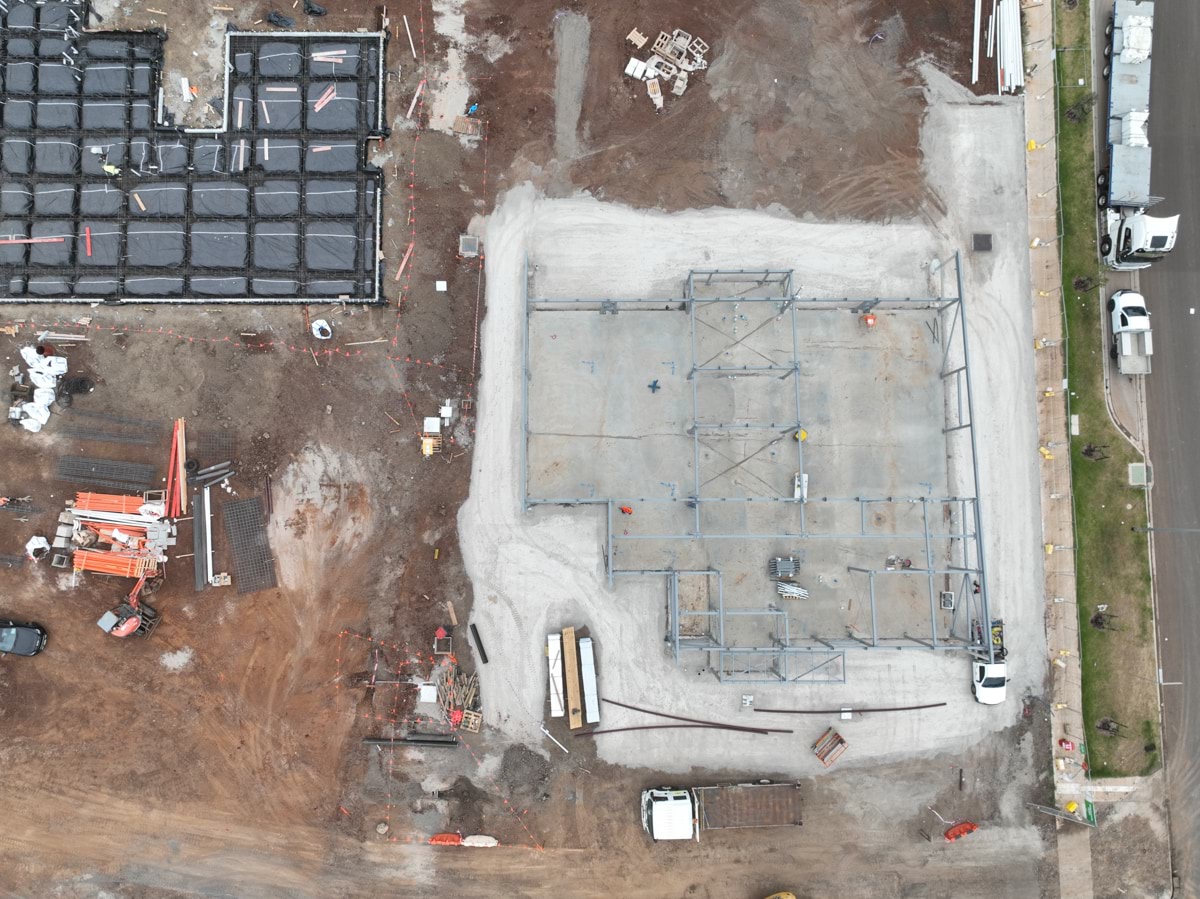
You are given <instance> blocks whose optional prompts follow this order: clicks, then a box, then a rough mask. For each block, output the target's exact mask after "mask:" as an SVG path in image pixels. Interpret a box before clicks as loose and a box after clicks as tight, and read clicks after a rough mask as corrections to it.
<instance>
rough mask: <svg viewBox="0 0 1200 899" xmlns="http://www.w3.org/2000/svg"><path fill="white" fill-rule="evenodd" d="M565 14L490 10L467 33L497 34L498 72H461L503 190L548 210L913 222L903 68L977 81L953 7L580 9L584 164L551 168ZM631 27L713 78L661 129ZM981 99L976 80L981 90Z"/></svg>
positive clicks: (532, 6) (673, 101) (910, 117)
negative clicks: (711, 209)
mask: <svg viewBox="0 0 1200 899" xmlns="http://www.w3.org/2000/svg"><path fill="white" fill-rule="evenodd" d="M489 4H490V5H489ZM561 6H562V4H560V3H555V2H552V0H533V2H528V3H522V4H519V5H518V6H517V7H516V8H514V7H512V6H511V5H509V4H500V3H496V2H495V0H484V2H481V3H480V4H478V6H473V7H472V12H473V13H474V15H470V16H468V27H469V28H470V29H471V31H472V33H473V34H474V35H476V36H477V37H478V38H479V39H480V40H483V39H485V37H486V36H487V35H489V34H497V35H499V36H501V37H502V38H504V39H505V40H507V41H508V43H509V44H511V45H512V47H513V50H512V52H511V53H509V54H507V55H505V56H503V57H501V58H500V59H499V60H498V61H497V62H496V63H495V64H494V65H488V64H487V63H486V62H484V60H483V59H482V58H481V57H480V58H476V60H475V64H474V66H473V70H472V76H473V79H474V80H475V81H477V82H478V83H479V84H481V85H484V86H483V87H482V88H481V89H480V100H481V106H482V109H483V110H485V111H486V114H487V117H488V119H489V123H490V131H489V134H490V144H491V152H492V155H493V159H495V160H497V161H499V160H508V159H511V160H513V164H512V166H511V167H510V168H509V170H508V173H507V175H506V174H501V175H500V178H499V181H498V186H499V187H501V188H502V187H505V186H507V185H508V184H510V183H513V182H515V181H520V180H525V179H531V180H534V181H535V183H539V184H540V185H541V186H543V187H545V188H546V189H547V190H548V192H550V193H552V194H553V193H556V192H559V193H568V192H571V191H574V190H577V189H579V188H583V189H585V190H588V191H590V192H592V193H593V194H595V195H597V196H599V197H602V198H606V199H611V200H616V201H619V202H624V203H629V204H631V205H635V206H658V207H662V208H664V209H668V210H678V209H685V208H689V207H696V206H707V205H717V206H732V207H742V208H756V207H765V206H768V205H770V204H779V205H781V206H783V207H785V208H787V209H789V210H791V211H792V212H794V213H796V214H804V213H814V214H817V215H820V216H821V217H824V218H830V217H835V218H888V217H891V216H896V215H911V214H914V213H916V212H918V211H919V210H920V208H921V206H922V204H923V203H924V201H925V197H924V184H923V180H922V178H921V175H920V171H919V167H920V155H919V151H918V146H917V144H918V128H919V125H920V120H921V117H922V115H923V111H924V100H923V97H922V92H921V88H920V85H919V80H918V78H917V76H916V74H915V72H914V70H913V69H912V67H911V64H912V63H914V62H916V61H918V60H921V59H926V60H929V61H931V62H933V63H934V64H935V65H938V66H939V67H941V68H942V69H943V70H945V71H947V72H949V73H950V74H951V75H952V76H953V77H956V78H958V79H959V80H960V81H969V80H970V41H971V27H972V19H973V15H974V13H973V9H972V10H968V11H967V13H966V19H965V20H964V18H963V15H964V14H963V12H962V8H963V7H964V4H962V3H961V2H959V0H908V2H904V3H899V4H897V3H894V2H888V3H882V2H878V3H865V2H858V3H827V4H795V3H788V2H782V0H771V2H765V3H764V2H755V3H751V2H748V0H736V2H732V3H727V4H722V5H721V6H720V7H719V8H718V7H713V6H709V7H708V8H701V7H698V6H696V5H695V4H692V3H688V2H683V0H670V2H664V3H656V4H648V3H636V2H626V3H613V4H582V3H578V2H577V3H574V4H568V5H567V8H569V9H573V10H579V11H586V13H587V15H588V18H589V20H590V22H591V43H590V55H589V59H588V77H587V87H586V91H585V94H584V100H583V109H582V114H581V116H580V122H579V134H580V142H581V154H580V156H579V157H578V158H576V159H573V160H555V159H554V158H553V152H554V141H553V136H554V114H555V109H554V64H553V60H554V54H553V49H554V48H553V24H552V23H553V15H554V12H555V10H557V9H559V8H560V7H561ZM964 21H965V24H964ZM634 26H636V27H638V28H639V29H640V30H641V31H642V32H643V33H645V34H648V35H650V36H651V37H653V36H654V35H655V34H657V32H658V31H659V30H660V29H665V30H668V31H669V30H670V29H671V28H672V27H679V28H683V29H684V30H687V31H689V32H691V33H692V34H696V35H699V36H704V37H705V38H706V39H707V40H708V41H709V43H710V44H711V45H712V49H711V50H710V51H709V56H708V58H709V60H710V63H711V67H710V68H709V70H708V71H706V72H703V73H700V74H699V75H696V76H693V78H692V80H691V82H690V84H689V88H688V90H687V92H686V93H685V94H684V95H683V97H681V98H675V97H669V98H668V101H669V102H668V103H667V104H666V108H665V109H664V111H663V112H662V113H661V114H657V115H656V113H655V110H654V107H653V106H652V105H651V103H650V101H649V99H648V98H647V97H646V96H645V90H644V88H643V87H642V85H641V84H640V83H637V82H634V81H633V80H632V79H629V78H625V77H623V76H622V74H621V73H622V70H623V68H624V64H625V61H626V60H627V59H628V58H629V56H630V54H631V53H633V52H634V48H633V47H632V45H630V44H629V43H628V42H627V41H626V40H625V35H626V34H627V33H628V32H629V30H630V28H632V27H634ZM876 34H882V35H883V37H882V39H879V40H876V41H872V37H873V36H874V35H876ZM644 52H645V51H643V54H644ZM964 59H965V64H964ZM992 80H993V81H994V74H993V76H992ZM987 83H988V79H987V77H986V75H984V76H981V80H980V85H979V87H978V89H979V90H980V91H981V92H983V91H986V86H987ZM496 168H497V170H498V171H499V170H500V169H499V167H498V166H497V167H496ZM564 173H565V177H564Z"/></svg>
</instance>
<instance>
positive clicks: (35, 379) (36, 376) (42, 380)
mask: <svg viewBox="0 0 1200 899" xmlns="http://www.w3.org/2000/svg"><path fill="white" fill-rule="evenodd" d="M29 383H30V384H32V385H33V386H34V387H47V388H49V389H51V390H53V389H54V388H55V387H57V386H58V378H56V377H54V375H48V374H46V373H45V372H44V371H38V370H37V369H35V368H31V369H29Z"/></svg>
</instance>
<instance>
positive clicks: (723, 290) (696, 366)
mask: <svg viewBox="0 0 1200 899" xmlns="http://www.w3.org/2000/svg"><path fill="white" fill-rule="evenodd" d="M952 263H953V271H954V284H955V288H956V290H955V293H954V295H953V296H920V297H857V298H856V297H821V296H800V295H799V293H798V292H796V291H793V277H792V276H793V272H792V271H791V270H771V269H763V270H698V269H693V270H692V271H690V272H689V273H688V275H687V277H686V279H685V281H684V283H683V296H682V297H681V298H679V297H676V298H660V299H655V298H646V297H638V298H629V299H612V298H531V297H530V293H529V282H530V278H531V277H532V270H531V269H530V266H529V262H528V259H527V260H526V277H525V278H524V279H523V284H522V300H523V304H524V309H525V323H524V335H523V355H522V370H523V378H522V403H521V406H522V416H521V423H522V424H521V427H522V433H521V445H520V450H521V505H522V509H523V510H525V511H528V510H530V509H532V508H534V507H536V506H542V505H555V506H598V507H600V509H601V510H602V513H603V515H604V516H605V522H606V536H605V548H604V564H605V571H606V574H607V580H608V584H609V586H610V588H611V587H612V586H613V585H614V583H615V578H616V577H618V576H659V577H664V578H665V579H666V585H667V590H666V602H667V635H666V641H667V643H668V644H669V646H670V648H671V653H672V656H673V657H674V659H675V661H676V662H677V663H682V662H683V657H684V655H685V654H688V653H707V654H708V658H709V664H710V667H711V668H712V669H713V670H714V671H715V672H716V674H717V677H718V678H719V679H720V680H722V681H724V682H730V683H759V682H784V683H843V682H844V681H845V666H844V657H845V653H846V651H848V650H852V649H853V650H869V649H891V650H903V649H910V650H911V649H917V650H920V649H925V650H933V651H943V652H944V651H959V652H966V653H968V654H970V655H972V656H974V657H976V658H980V659H982V660H985V661H994V660H995V655H994V653H995V648H994V647H993V646H992V644H991V641H990V640H983V639H982V638H981V637H980V636H978V634H979V633H988V632H989V628H988V627H986V626H985V627H983V628H981V629H979V630H977V629H976V628H975V627H974V626H973V625H974V624H975V623H976V622H984V623H987V622H990V621H991V612H990V606H989V602H988V582H987V568H986V564H985V558H984V548H983V536H982V535H983V527H982V511H981V509H980V503H979V499H978V492H979V484H980V477H979V463H978V447H977V442H976V434H975V428H974V416H973V411H972V410H973V396H972V388H971V373H970V351H969V346H968V337H967V321H966V309H965V305H964V292H963V278H962V263H961V259H960V256H959V254H958V253H957V252H956V253H955V254H954V256H953V258H952ZM941 267H942V266H941V264H940V263H939V268H941ZM741 303H773V304H775V305H776V309H775V314H776V315H777V316H783V315H786V316H787V318H788V320H789V324H790V329H791V335H792V346H791V352H790V355H789V358H786V359H783V360H778V361H777V360H772V359H766V360H765V361H764V362H763V363H761V364H755V365H741V366H730V365H721V364H713V362H714V360H716V359H717V358H718V357H720V356H721V355H722V353H723V352H724V350H722V351H719V352H717V353H715V354H711V355H710V356H709V358H707V359H704V360H700V359H699V358H698V344H697V333H698V330H697V329H698V325H700V324H707V323H706V322H704V321H703V315H704V312H705V310H706V309H709V308H718V309H719V308H722V306H723V304H741ZM622 309H643V310H677V311H686V312H687V314H688V318H689V334H690V348H691V358H690V365H689V370H688V376H687V378H688V380H689V381H690V383H691V387H692V419H691V425H690V427H689V428H688V435H689V436H690V437H691V444H692V457H693V458H692V467H693V471H694V473H695V483H694V485H693V489H692V491H691V493H690V494H689V495H687V496H679V497H636V496H614V497H596V496H533V495H531V494H530V493H529V477H528V475H529V473H528V452H529V449H528V447H529V438H530V430H529V382H530V379H531V377H532V373H531V368H530V319H531V317H532V316H533V315H534V314H536V313H537V312H539V311H543V310H547V311H548V310H555V311H577V312H592V313H596V314H600V315H607V314H618V313H619V312H620V311H621V310H622ZM807 310H839V311H846V312H850V313H854V314H856V315H863V314H865V313H868V312H873V311H877V310H878V311H890V312H904V311H912V310H934V311H936V313H937V318H936V319H935V321H936V322H937V323H938V324H937V327H936V328H933V331H934V340H935V342H937V343H940V344H941V346H942V354H941V360H940V365H939V371H938V376H939V380H940V381H941V383H942V384H943V387H944V389H945V390H946V391H947V396H948V400H947V402H946V404H945V405H946V419H945V421H944V427H943V428H942V433H943V435H945V436H946V439H947V440H950V439H956V438H955V435H958V434H960V432H966V434H967V436H968V438H969V456H970V465H969V466H967V472H965V473H964V474H969V478H970V483H969V484H967V485H966V486H967V488H968V489H967V490H965V491H964V493H965V495H961V496H960V495H948V496H888V497H866V496H855V497H809V496H808V495H807V490H806V489H805V490H803V491H798V492H799V493H800V495H791V496H732V497H731V496H714V495H706V492H705V489H704V488H705V484H704V483H702V476H701V467H700V447H701V444H702V441H703V439H704V438H705V437H712V436H719V435H722V434H729V433H731V432H747V433H760V434H767V435H783V436H786V435H788V434H792V433H798V432H799V431H800V430H801V429H802V428H803V426H804V409H803V398H802V395H801V388H800V373H801V366H802V358H801V349H800V340H799V324H798V320H799V318H800V316H801V315H802V313H803V312H804V311H807ZM943 323H945V327H942V324H943ZM751 333H753V332H751ZM726 336H728V335H726ZM748 337H749V335H747V337H743V338H742V339H741V340H735V341H734V342H733V343H732V344H730V346H738V345H740V344H741V343H742V342H743V341H745V340H746V339H748ZM759 355H762V354H761V353H760V354H759ZM731 375H732V376H737V377H747V376H748V377H763V378H778V379H781V380H787V379H791V381H792V384H793V391H792V397H793V399H794V413H795V415H794V419H793V418H792V417H791V415H790V414H789V416H788V418H787V420H786V421H771V422H763V421H733V422H706V421H702V420H701V418H702V416H701V412H700V410H701V402H700V398H701V394H702V392H703V382H704V380H705V379H706V378H711V377H718V378H719V377H728V376H731ZM791 411H792V410H790V409H789V413H790V412H791ZM776 439H777V438H776ZM793 442H794V444H795V452H796V458H795V463H796V471H797V484H800V483H802V479H803V478H804V476H805V474H806V473H805V469H804V448H803V441H802V440H799V439H797V440H795V441H793ZM632 503H639V504H668V505H678V504H680V503H684V504H686V505H687V506H688V507H690V508H691V509H692V510H693V514H692V515H691V516H689V517H690V519H691V522H692V524H691V527H690V529H689V530H687V531H686V532H680V533H656V534H632V535H626V534H619V533H617V532H616V530H615V529H614V526H613V518H614V511H615V510H617V509H619V507H620V506H622V505H625V504H632ZM738 503H755V504H758V503H763V504H770V505H773V506H775V507H776V508H778V509H780V510H781V512H782V513H783V516H782V517H783V520H784V521H790V522H791V524H792V525H793V526H792V527H790V528H787V529H784V530H777V531H774V532H769V533H768V532H744V533H713V532H706V531H705V528H704V521H703V515H702V510H703V509H704V508H705V507H706V506H707V505H708V504H738ZM880 503H889V504H909V505H911V506H913V507H914V508H920V510H921V511H920V516H919V517H920V521H921V527H920V528H919V529H917V530H913V531H911V532H908V533H870V532H869V529H868V524H867V522H868V513H869V511H870V509H871V507H872V506H873V505H876V504H880ZM820 504H830V505H842V506H849V507H857V508H858V511H859V514H858V518H859V522H860V526H859V530H858V532H857V533H853V532H849V533H846V532H838V533H833V532H822V531H819V530H817V529H814V527H813V526H812V524H811V522H810V520H809V518H810V516H808V515H806V511H805V510H806V507H808V506H809V505H813V506H814V507H815V506H817V505H820ZM931 507H933V508H934V509H940V511H941V513H942V516H943V518H950V519H951V522H950V526H949V527H943V528H935V526H934V524H933V518H932V516H931V514H930V512H931ZM955 522H957V526H955ZM781 539H789V540H798V541H805V540H834V541H837V540H842V541H845V540H864V539H865V540H870V539H878V540H888V541H892V542H898V541H904V540H911V541H915V542H917V544H918V545H920V546H921V547H922V551H921V552H920V553H919V554H917V555H918V558H919V561H918V562H917V563H916V564H915V565H914V564H911V563H910V564H909V565H907V566H905V567H899V566H896V567H889V566H887V565H884V566H883V567H870V566H864V565H848V566H847V568H846V570H847V573H848V574H850V575H852V576H859V577H863V578H865V580H866V590H867V595H868V597H869V602H870V612H871V630H870V633H860V632H858V631H856V630H854V629H852V628H847V631H846V633H845V634H837V635H833V636H810V637H796V636H792V635H791V629H790V622H789V616H788V613H787V612H785V611H783V610H782V609H780V608H779V607H778V606H775V605H774V604H771V605H768V606H767V607H765V608H727V607H726V604H725V595H724V594H725V591H724V579H723V577H722V575H721V572H720V571H717V570H713V569H702V570H677V569H674V568H644V567H643V568H637V569H622V568H620V567H619V565H618V553H619V549H620V544H622V543H625V542H634V541H648V540H655V541H681V540H781ZM935 544H937V545H935ZM906 561H908V560H906ZM689 575H691V576H700V575H703V576H707V577H714V578H715V579H716V590H715V595H713V594H710V596H712V599H711V600H710V603H709V607H708V608H707V609H704V610H698V611H697V610H690V609H681V608H680V605H679V578H680V577H681V576H689ZM894 578H917V579H919V580H921V581H923V582H924V587H925V592H927V594H928V600H929V619H928V620H929V632H928V634H909V633H900V634H884V633H881V632H880V629H879V625H878V605H879V601H880V600H879V598H878V596H877V587H878V586H879V585H882V584H885V583H887V582H888V579H894ZM951 594H952V599H950V598H949V597H950V595H951ZM944 603H945V605H943V604H944ZM940 612H950V625H949V627H948V628H943V629H939V627H938V614H939V613H940ZM738 617H743V618H744V617H758V618H761V619H763V620H764V621H766V622H767V627H768V630H769V632H770V634H771V645H768V646H744V645H736V644H734V643H732V642H730V641H729V640H728V639H727V636H726V628H725V625H726V622H727V621H728V620H729V619H731V618H738ZM696 621H700V622H703V628H702V632H701V633H700V634H698V635H697V634H688V633H685V631H687V630H688V629H689V628H688V625H689V623H692V624H693V625H694V622H696Z"/></svg>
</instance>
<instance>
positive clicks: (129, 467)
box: [54, 456, 154, 493]
mask: <svg viewBox="0 0 1200 899" xmlns="http://www.w3.org/2000/svg"><path fill="white" fill-rule="evenodd" d="M54 478H55V480H58V481H66V482H67V483H71V484H93V485H95V486H97V487H111V488H112V489H114V490H121V491H124V492H127V493H141V492H143V491H145V490H149V489H150V486H151V484H153V483H154V466H153V465H143V464H141V463H139V462H119V461H117V460H115V459H89V458H85V457H82V456H63V457H62V458H61V459H59V460H58V465H57V466H56V468H55V471H54Z"/></svg>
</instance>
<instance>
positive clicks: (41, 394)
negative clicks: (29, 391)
mask: <svg viewBox="0 0 1200 899" xmlns="http://www.w3.org/2000/svg"><path fill="white" fill-rule="evenodd" d="M55 396H56V394H55V392H54V388H52V387H39V388H38V389H37V390H35V391H34V392H33V401H34V402H35V403H37V404H38V405H39V406H45V407H46V408H47V409H49V408H50V404H51V403H53V402H54V399H55Z"/></svg>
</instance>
